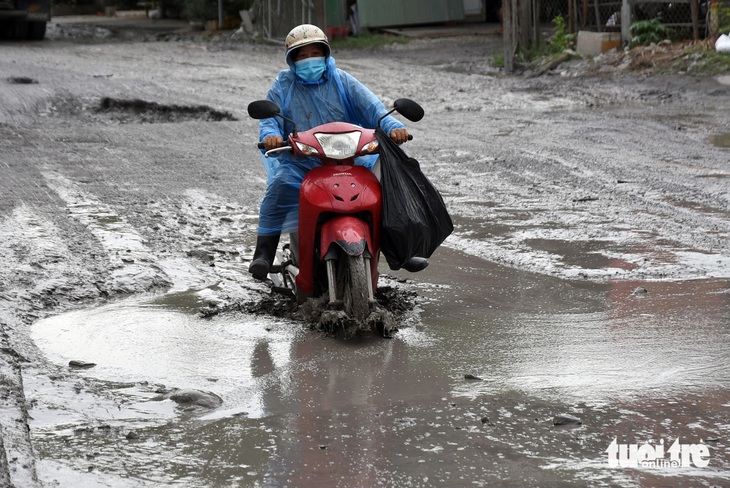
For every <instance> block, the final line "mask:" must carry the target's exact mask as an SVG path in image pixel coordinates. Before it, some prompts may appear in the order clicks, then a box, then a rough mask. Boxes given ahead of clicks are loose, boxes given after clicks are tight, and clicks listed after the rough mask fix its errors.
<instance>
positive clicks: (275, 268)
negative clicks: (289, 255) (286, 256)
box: [269, 260, 291, 273]
mask: <svg viewBox="0 0 730 488" xmlns="http://www.w3.org/2000/svg"><path fill="white" fill-rule="evenodd" d="M290 264H291V260H289V261H284V262H283V263H281V264H272V265H271V267H270V268H269V273H283V272H284V270H285V269H286V267H287V266H289V265H290Z"/></svg>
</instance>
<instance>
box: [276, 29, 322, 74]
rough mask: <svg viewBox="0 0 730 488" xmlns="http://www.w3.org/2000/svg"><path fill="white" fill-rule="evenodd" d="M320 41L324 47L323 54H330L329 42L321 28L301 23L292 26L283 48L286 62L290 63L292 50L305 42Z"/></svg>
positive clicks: (304, 44)
mask: <svg viewBox="0 0 730 488" xmlns="http://www.w3.org/2000/svg"><path fill="white" fill-rule="evenodd" d="M314 43H320V44H322V45H323V47H324V56H325V57H329V55H330V43H329V41H328V40H327V36H326V35H325V33H324V32H322V29H320V28H319V27H317V26H316V25H312V24H302V25H298V26H296V27H294V28H293V29H292V30H291V31H289V34H287V35H286V40H285V41H284V48H285V49H286V62H287V63H288V64H292V61H291V60H290V59H289V56H290V55H291V53H292V52H293V51H295V50H296V49H297V48H300V47H302V46H306V45H307V44H314Z"/></svg>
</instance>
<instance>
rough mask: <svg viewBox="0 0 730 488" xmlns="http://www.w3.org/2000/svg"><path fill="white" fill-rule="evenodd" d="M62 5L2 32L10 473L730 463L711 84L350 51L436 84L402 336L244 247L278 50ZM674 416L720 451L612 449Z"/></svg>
mask: <svg viewBox="0 0 730 488" xmlns="http://www.w3.org/2000/svg"><path fill="white" fill-rule="evenodd" d="M69 29H70V30H71V31H72V32H73V31H75V29H76V30H77V31H78V32H79V33H85V34H83V36H84V37H83V38H81V41H82V42H74V41H73V39H74V38H73V35H70V36H62V39H59V40H49V41H48V42H46V43H42V44H37V45H34V46H33V48H32V49H31V48H29V47H26V46H23V45H21V44H15V43H11V44H10V45H4V46H3V54H4V56H3V58H0V72H2V73H3V79H4V80H5V83H4V84H3V89H2V90H0V128H2V131H0V146H1V147H3V148H4V152H3V154H2V155H1V156H0V166H1V167H2V172H3V177H2V178H0V193H2V195H3V196H4V198H3V199H0V231H1V232H2V235H3V239H2V240H0V259H1V260H2V262H3V266H1V267H0V342H1V344H2V347H1V348H0V374H2V377H1V378H2V381H0V389H1V390H2V395H1V396H0V399H1V402H0V407H2V408H0V432H1V434H2V435H0V440H2V447H3V449H2V453H1V454H4V455H5V456H4V457H3V456H2V455H0V484H3V486H4V485H5V484H10V483H12V484H13V485H14V486H16V487H26V486H28V487H37V486H58V487H66V486H113V487H136V486H140V487H142V486H180V485H191V486H192V485H195V486H206V487H213V486H232V485H235V486H263V485H265V486H414V487H415V486H424V487H426V486H490V485H495V486H520V487H523V486H541V487H549V486H556V487H557V486H566V485H571V486H724V485H727V484H728V483H730V442H729V441H728V440H729V439H730V430H729V428H728V421H727V419H728V418H729V417H730V407H729V405H730V401H729V399H728V394H727V384H728V379H730V370H729V369H728V368H729V367H728V361H727V350H728V346H730V344H729V343H728V334H727V323H728V313H729V310H730V298H729V297H730V282H729V281H728V280H729V279H730V271H729V270H730V256H729V255H728V247H727V241H728V235H730V228H729V227H728V220H727V212H728V200H727V198H728V194H727V185H726V182H727V181H726V180H727V178H726V176H727V175H728V174H730V167H728V161H729V159H728V157H727V148H726V146H725V145H724V144H723V137H724V135H726V134H727V133H728V131H729V130H730V127H729V126H728V124H729V122H728V119H727V109H728V96H727V90H726V89H725V88H723V87H724V85H722V84H721V83H720V82H719V81H718V80H716V79H700V78H693V77H688V76H686V77H685V76H674V77H649V78H644V77H641V76H631V75H630V74H627V75H626V76H622V77H620V78H619V79H614V78H612V77H611V76H607V77H583V76H580V75H579V74H578V73H574V74H570V73H567V74H565V76H563V75H561V74H554V75H552V76H546V77H541V78H510V77H503V76H500V75H499V74H496V73H494V72H493V71H490V70H488V69H486V68H484V63H483V59H484V57H485V56H486V55H487V54H488V53H487V50H488V46H489V45H490V43H489V42H485V39H483V38H459V39H454V40H446V39H440V40H438V41H435V42H431V41H429V40H416V41H414V42H412V43H409V44H406V45H395V46H391V47H387V48H384V49H382V50H380V51H377V52H374V53H373V52H361V51H358V52H348V51H343V52H336V53H335V55H336V57H337V61H338V65H339V66H340V67H343V68H345V69H347V70H348V71H350V72H351V73H352V74H354V75H355V76H357V77H358V78H359V79H361V80H362V81H364V82H365V83H366V84H367V85H368V86H370V87H371V88H372V89H373V90H374V91H375V92H376V93H378V95H379V96H381V97H382V98H383V100H384V102H386V103H387V104H389V103H391V102H392V100H393V99H395V98H399V97H401V96H406V97H410V98H413V99H416V100H418V101H419V102H421V103H422V104H423V105H424V108H425V109H426V117H425V118H424V120H423V121H422V122H419V123H418V124H414V125H413V126H412V127H410V126H409V129H411V130H412V132H413V133H414V135H415V139H414V141H413V142H412V143H408V145H407V152H408V153H409V155H412V156H413V157H415V158H417V159H418V160H419V162H420V164H421V167H422V168H423V171H424V172H425V173H426V174H427V176H428V177H429V178H430V179H432V181H433V182H434V183H435V185H436V186H437V187H438V188H439V189H440V190H441V191H442V194H443V195H444V199H445V201H446V203H447V205H448V207H449V210H450V212H451V213H452V216H453V218H454V222H455V232H454V234H453V235H452V236H450V237H449V238H448V239H447V241H446V242H445V243H444V245H443V246H442V247H441V248H440V249H439V250H438V251H437V252H436V253H435V254H434V256H432V257H431V259H430V265H429V267H428V268H427V269H426V270H424V271H423V272H421V273H418V274H408V273H405V272H390V271H388V270H386V269H381V281H380V286H379V289H378V294H377V299H378V303H379V306H380V307H381V308H382V309H383V310H385V311H387V312H388V313H389V314H390V315H392V317H393V321H394V323H395V326H396V327H397V331H396V332H395V333H394V334H390V335H391V337H390V338H387V339H386V338H383V337H381V335H379V334H376V333H367V334H358V335H356V336H355V337H351V338H349V339H347V340H344V339H342V338H339V337H332V336H331V334H327V333H326V331H323V330H322V327H320V325H321V324H320V323H319V318H320V317H321V311H322V310H323V309H321V308H319V309H318V312H315V313H313V314H310V315H302V313H303V310H302V309H297V308H294V307H293V304H292V303H291V302H290V301H288V300H286V299H284V298H281V297H278V296H274V295H271V294H270V292H269V289H268V286H266V285H265V284H263V283H259V282H256V281H254V280H253V279H252V278H251V277H250V276H249V274H248V273H247V266H248V263H249V261H250V259H251V255H252V252H253V249H252V247H253V243H254V242H255V234H256V223H257V209H258V203H259V201H260V198H261V196H262V195H263V192H264V189H265V186H266V185H265V174H264V170H263V168H262V167H261V164H260V161H259V157H258V151H257V150H256V148H255V142H256V140H257V124H256V122H255V121H252V120H250V119H248V117H247V116H246V113H245V107H246V105H247V103H248V101H250V100H254V99H259V98H261V97H262V96H263V95H264V94H265V92H266V89H267V88H268V84H269V82H270V80H271V78H272V77H273V75H274V74H275V73H276V72H277V71H278V70H279V69H282V68H283V67H284V66H283V61H282V60H281V59H280V58H281V50H280V48H279V46H266V45H261V44H256V43H241V42H216V43H207V42H204V41H202V40H201V39H199V38H198V39H195V38H189V39H184V40H181V39H178V40H177V41H176V42H168V43H158V42H129V43H124V42H117V41H118V40H119V38H117V39H116V40H114V41H111V40H110V39H107V38H104V39H102V40H103V41H104V42H98V40H99V39H98V37H99V34H96V33H95V31H94V30H93V28H90V27H88V26H87V27H85V28H80V27H79V28H75V27H69ZM107 30H108V29H107ZM79 35H80V36H81V35H82V34H79ZM123 35H126V34H123ZM133 35H138V34H137V33H134V34H133ZM151 35H152V36H154V35H156V34H151ZM169 35H171V34H168V33H165V36H169ZM175 35H176V34H175ZM95 36H96V37H95ZM146 36H147V34H144V36H143V37H140V38H138V40H140V41H144V40H147V41H149V40H150V39H149V38H147V37H146ZM50 38H51V39H54V37H53V35H51V36H50ZM153 38H154V37H153ZM90 39H96V40H95V41H91V40H90ZM107 41H109V42H107ZM6 53H7V56H6ZM404 66H407V67H408V68H409V69H408V70H404ZM6 73H7V74H6ZM11 79H15V80H23V79H27V80H34V81H37V83H25V82H17V81H15V82H13V81H10V80H11ZM104 100H107V102H106V103H103V102H102V101H104ZM313 317H314V320H313ZM91 365H93V366H91ZM676 440H679V443H680V444H682V445H687V446H692V445H695V446H696V447H697V446H700V447H701V448H702V449H706V450H707V451H706V452H707V456H706V457H707V458H708V459H709V464H708V465H707V466H699V465H698V464H692V463H689V464H687V465H684V466H682V465H679V466H665V465H655V466H636V467H633V466H629V467H612V466H611V465H610V459H609V453H608V452H607V450H608V449H609V447H610V446H611V445H612V442H617V443H618V444H620V445H636V446H637V448H638V446H644V445H648V446H651V447H652V449H654V447H655V446H660V445H662V446H667V449H669V447H668V446H670V445H672V443H673V442H675V441H676ZM688 448H689V447H688ZM642 452H646V448H645V449H644V451H642ZM652 452H654V451H652ZM703 452H704V451H703ZM665 457H666V459H667V460H669V459H670V456H669V454H667V455H666V456H665Z"/></svg>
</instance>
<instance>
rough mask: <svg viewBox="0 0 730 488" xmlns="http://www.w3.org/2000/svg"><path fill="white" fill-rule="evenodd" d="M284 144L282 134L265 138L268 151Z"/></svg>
mask: <svg viewBox="0 0 730 488" xmlns="http://www.w3.org/2000/svg"><path fill="white" fill-rule="evenodd" d="M283 144H284V139H282V138H281V136H268V137H266V138H265V139H264V148H265V149H266V150H267V151H271V150H272V149H276V148H277V147H281V146H282V145H283Z"/></svg>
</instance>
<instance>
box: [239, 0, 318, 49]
mask: <svg viewBox="0 0 730 488" xmlns="http://www.w3.org/2000/svg"><path fill="white" fill-rule="evenodd" d="M315 7H316V6H315V2H314V1H311V0H258V1H257V2H255V4H254V5H253V6H252V8H251V13H252V14H253V15H252V17H253V18H254V19H255V21H256V28H257V30H258V31H259V32H260V34H261V35H262V36H264V37H266V38H267V39H283V38H284V37H285V36H286V35H287V34H288V33H289V31H290V30H291V29H293V28H294V27H296V26H297V25H300V24H317V22H318V17H317V9H316V8H315Z"/></svg>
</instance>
